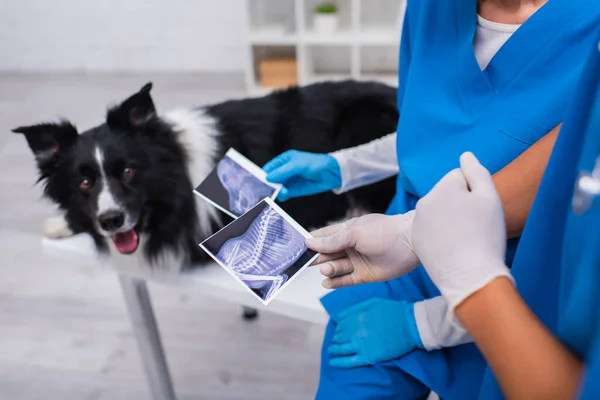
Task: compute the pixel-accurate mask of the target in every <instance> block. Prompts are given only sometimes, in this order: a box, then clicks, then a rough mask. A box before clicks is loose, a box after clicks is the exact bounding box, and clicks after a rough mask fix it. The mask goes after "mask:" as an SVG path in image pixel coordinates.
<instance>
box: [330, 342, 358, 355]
mask: <svg viewBox="0 0 600 400" xmlns="http://www.w3.org/2000/svg"><path fill="white" fill-rule="evenodd" d="M357 351H358V349H357V348H356V345H355V344H354V343H353V342H350V343H341V344H332V345H330V346H329V347H328V348H327V354H329V355H330V356H333V357H341V356H351V355H353V354H356V353H357Z"/></svg>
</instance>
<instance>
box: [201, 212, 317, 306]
mask: <svg viewBox="0 0 600 400" xmlns="http://www.w3.org/2000/svg"><path fill="white" fill-rule="evenodd" d="M203 245H204V246H205V248H206V249H207V250H209V251H210V252H211V253H212V254H214V255H215V258H216V259H217V260H218V261H219V262H220V263H221V264H222V265H223V266H225V267H226V268H227V269H228V270H229V271H230V272H231V273H232V274H233V275H235V276H236V277H238V278H239V279H240V280H241V281H242V282H243V283H244V284H245V285H246V286H247V287H248V288H250V289H251V290H252V291H253V292H254V293H255V294H256V295H257V296H259V297H260V298H261V299H262V300H263V301H264V302H266V301H268V300H269V299H270V298H271V296H272V295H273V294H274V293H275V292H277V291H278V289H280V288H281V287H282V286H283V285H284V284H285V283H286V282H287V281H288V280H289V279H290V278H292V277H293V276H294V275H295V274H296V273H297V272H298V271H300V270H301V269H302V267H303V266H305V265H306V264H307V263H308V262H309V261H310V260H311V259H312V257H313V256H315V254H316V253H315V252H313V251H312V250H310V249H308V248H307V247H306V244H305V237H304V236H303V234H302V233H301V232H299V231H298V230H297V229H295V228H294V227H293V226H292V225H291V224H290V223H289V222H288V221H286V219H285V217H284V216H283V215H281V214H280V213H279V212H278V211H277V210H276V209H274V208H273V207H271V206H270V205H269V204H267V203H266V202H261V203H260V204H259V205H258V206H256V207H254V208H253V209H252V210H250V211H249V212H248V213H246V214H244V215H243V216H242V217H240V218H239V219H238V220H236V221H235V222H233V223H232V224H230V225H228V226H227V227H225V228H224V229H223V230H221V231H220V232H219V233H217V234H216V235H214V236H213V237H211V238H210V239H208V240H207V241H206V242H204V243H203Z"/></svg>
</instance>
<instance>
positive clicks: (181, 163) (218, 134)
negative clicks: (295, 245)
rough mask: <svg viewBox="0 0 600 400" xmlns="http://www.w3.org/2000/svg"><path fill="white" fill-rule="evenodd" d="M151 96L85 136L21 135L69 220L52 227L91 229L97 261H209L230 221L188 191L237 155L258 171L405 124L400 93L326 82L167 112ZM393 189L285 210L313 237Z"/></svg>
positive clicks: (46, 127) (39, 128)
mask: <svg viewBox="0 0 600 400" xmlns="http://www.w3.org/2000/svg"><path fill="white" fill-rule="evenodd" d="M151 88H152V84H151V83H148V84H146V85H145V86H144V87H143V88H142V89H141V90H140V91H138V92H137V93H135V94H133V95H132V96H131V97H129V98H128V99H126V100H125V101H123V102H122V103H121V104H120V105H118V106H115V107H112V108H110V109H109V110H108V112H107V115H106V121H105V122H104V123H103V124H101V125H99V126H96V127H94V128H92V129H89V130H87V131H85V132H82V133H79V132H78V130H77V129H76V128H75V126H74V125H73V124H71V123H70V122H68V121H61V122H58V123H41V124H37V125H32V126H22V127H19V128H16V129H14V132H16V133H21V134H23V135H25V138H26V139H27V143H28V144H29V147H30V148H31V150H32V151H33V154H34V155H35V159H36V162H37V166H38V169H39V173H40V177H39V180H40V181H42V182H43V183H44V195H45V196H46V197H47V198H49V199H50V200H52V201H53V202H54V203H56V204H57V205H58V207H59V208H60V210H61V212H62V215H63V216H64V217H61V218H60V219H58V220H56V219H55V220H54V222H55V223H56V222H59V223H60V222H62V223H63V224H64V226H63V227H62V228H63V229H59V228H60V227H58V228H57V227H56V226H55V227H54V228H50V230H51V231H50V232H48V231H47V232H46V233H47V234H48V235H50V236H52V235H54V236H68V235H70V234H74V233H82V232H85V233H87V234H89V235H91V237H92V238H93V239H94V242H95V244H96V246H97V248H98V249H99V250H100V251H101V252H110V253H111V254H113V255H116V256H119V257H120V256H122V255H125V254H126V255H129V256H128V257H131V255H137V258H139V259H140V260H143V261H144V263H145V264H144V265H150V266H153V265H154V266H155V267H157V266H159V265H167V264H168V266H169V269H176V270H181V269H182V268H185V267H186V266H191V265H194V264H196V263H199V262H203V261H207V260H208V259H207V257H206V256H205V255H204V253H203V252H202V251H201V249H200V248H199V246H198V244H199V243H200V242H201V241H203V240H204V239H205V238H207V237H208V236H210V235H211V234H213V233H214V232H216V231H217V230H218V229H220V228H221V227H222V226H223V225H224V224H225V223H227V222H229V217H227V216H225V214H222V213H221V212H220V211H218V210H217V209H215V208H214V207H213V206H211V205H210V204H209V203H207V202H204V201H202V200H199V199H197V198H196V196H195V195H194V194H193V192H192V191H193V188H194V187H195V185H198V184H199V183H200V182H201V181H202V180H203V179H204V178H205V177H206V176H207V175H208V174H209V173H210V172H211V170H212V169H213V168H214V167H215V166H216V163H217V162H218V161H219V160H220V159H221V158H222V157H223V155H224V154H225V152H226V151H227V150H228V149H229V148H234V149H236V150H238V151H239V152H240V153H242V154H243V155H245V156H246V157H248V158H249V159H250V160H252V161H253V162H254V163H256V164H257V165H259V166H262V165H264V164H265V163H266V162H267V161H269V160H270V159H272V158H273V157H275V156H277V155H278V154H280V153H282V152H284V151H286V150H290V149H296V150H301V151H308V152H315V153H329V152H332V151H336V150H340V149H343V148H347V147H351V146H357V145H360V144H364V143H367V142H369V141H371V140H374V139H377V138H379V137H382V136H384V135H386V134H389V133H391V132H394V130H395V129H396V123H397V120H398V112H397V109H396V93H395V89H394V88H392V87H388V86H385V85H382V84H378V83H368V82H362V83H361V82H354V81H345V82H336V83H333V82H326V83H319V84H314V85H310V86H306V87H293V88H289V89H286V90H281V91H277V92H274V93H272V94H270V95H267V96H265V97H261V98H251V99H243V100H233V101H227V102H224V103H220V104H216V105H210V106H206V107H200V108H189V109H180V110H174V111H171V112H167V113H165V114H162V115H159V114H157V112H156V109H155V107H154V102H153V101H152V97H151V96H150V90H151ZM394 187H395V185H394V179H393V178H391V179H388V180H385V181H382V182H380V183H377V184H375V185H371V186H369V187H368V188H363V189H357V190H353V191H350V192H348V193H346V194H343V195H339V196H337V195H334V194H333V193H323V194H319V195H314V196H309V197H305V198H301V199H293V200H289V201H287V202H285V203H283V204H282V207H283V209H284V210H285V211H286V212H288V213H289V214H290V215H291V216H292V217H293V218H294V219H295V220H296V221H298V223H299V224H300V225H302V226H304V227H305V228H316V227H321V226H324V225H326V224H327V223H330V222H333V221H336V220H340V219H343V218H344V217H345V216H346V215H347V214H348V213H349V212H351V211H353V210H361V211H362V212H383V211H385V208H386V206H387V204H388V203H389V202H390V200H391V198H392V196H393V194H394V190H395V189H394ZM157 268H158V267H157Z"/></svg>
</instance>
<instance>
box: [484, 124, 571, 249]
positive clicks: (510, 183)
mask: <svg viewBox="0 0 600 400" xmlns="http://www.w3.org/2000/svg"><path fill="white" fill-rule="evenodd" d="M560 127H561V125H559V126H557V127H556V128H554V129H553V130H552V131H551V132H549V133H548V134H547V135H546V136H544V137H543V138H541V139H540V140H538V141H537V142H536V143H534V144H533V145H532V146H531V147H530V148H529V149H527V150H526V151H525V152H523V154H521V155H520V156H519V157H517V158H516V159H514V160H513V161H512V162H511V163H510V164H508V165H507V166H506V167H504V168H503V169H501V170H500V171H498V172H497V173H496V174H495V175H494V183H495V184H496V189H497V190H498V194H499V195H500V199H502V205H503V206H504V216H505V219H506V233H507V235H508V237H509V238H513V237H517V236H520V235H521V232H522V231H523V227H524V226H525V222H526V221H527V216H528V215H529V210H530V209H531V205H532V204H533V200H534V198H535V195H536V193H537V190H538V187H539V185H540V182H541V180H542V176H543V175H544V171H545V170H546V165H547V164H548V159H549V158H550V154H551V153H552V148H553V147H554V143H555V142H556V137H557V135H558V131H559V129H560Z"/></svg>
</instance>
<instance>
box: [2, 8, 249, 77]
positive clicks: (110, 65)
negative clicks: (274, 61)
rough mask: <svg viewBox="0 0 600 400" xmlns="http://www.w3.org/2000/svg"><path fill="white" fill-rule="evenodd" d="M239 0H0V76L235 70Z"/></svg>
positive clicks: (240, 61)
mask: <svg viewBox="0 0 600 400" xmlns="http://www.w3.org/2000/svg"><path fill="white" fill-rule="evenodd" d="M244 4H245V3H244V1H243V0H171V1H169V0H0V71H14V70H21V71H23V70H25V71H73V70H79V71H115V70H117V71H144V70H147V71H157V70H168V71H222V72H232V71H242V70H243V66H244V58H243V57H244V52H243V50H244V47H243V43H242V33H243V31H242V29H244V21H245V10H244Z"/></svg>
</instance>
